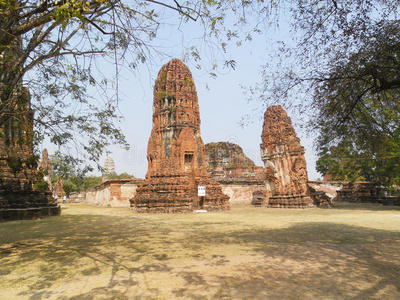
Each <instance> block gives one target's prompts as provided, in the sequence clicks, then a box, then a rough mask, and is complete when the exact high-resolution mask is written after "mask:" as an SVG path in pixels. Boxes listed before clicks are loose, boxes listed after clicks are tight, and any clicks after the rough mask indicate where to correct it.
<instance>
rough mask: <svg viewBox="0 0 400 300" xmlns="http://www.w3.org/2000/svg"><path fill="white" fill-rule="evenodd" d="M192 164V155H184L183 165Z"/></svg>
mask: <svg viewBox="0 0 400 300" xmlns="http://www.w3.org/2000/svg"><path fill="white" fill-rule="evenodd" d="M192 162H193V153H185V164H191V163H192Z"/></svg>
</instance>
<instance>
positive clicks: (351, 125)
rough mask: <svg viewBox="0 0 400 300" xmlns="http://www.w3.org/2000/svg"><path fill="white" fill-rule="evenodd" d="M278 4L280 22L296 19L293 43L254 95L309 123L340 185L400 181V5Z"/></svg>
mask: <svg viewBox="0 0 400 300" xmlns="http://www.w3.org/2000/svg"><path fill="white" fill-rule="evenodd" d="M280 3H281V4H283V3H286V4H287V5H286V6H285V7H283V11H284V12H282V14H287V15H290V18H291V33H292V37H293V40H292V41H290V42H287V41H286V42H284V41H282V42H281V43H280V44H279V49H278V57H279V58H280V59H279V61H278V63H275V62H273V61H272V60H271V62H270V63H268V64H267V65H265V66H264V69H263V75H264V81H263V82H262V84H260V85H258V86H257V87H256V88H255V89H254V90H252V92H253V93H258V95H259V97H260V100H261V101H263V103H266V105H271V104H274V103H276V102H281V103H282V102H284V105H285V106H286V107H287V108H294V109H293V111H297V112H300V113H304V114H305V115H307V117H308V118H309V119H308V120H309V122H308V123H307V125H306V126H307V128H308V131H309V133H310V134H311V135H313V136H314V137H317V138H316V146H317V148H318V149H319V151H320V155H321V159H320V161H319V166H318V167H319V171H323V173H324V174H326V171H328V170H326V167H327V164H328V162H329V164H330V169H329V172H330V174H331V175H334V176H333V177H335V176H336V178H338V179H345V178H357V177H360V178H365V179H367V178H368V179H372V178H375V179H377V178H378V179H379V180H383V178H384V177H385V178H396V177H397V174H398V171H399V170H398V167H397V166H398V165H399V162H400V161H399V160H400V156H399V154H398V152H397V150H398V146H399V142H398V140H399V133H400V132H399V130H400V123H399V116H400V106H399V105H400V99H399V92H400V21H399V20H398V16H399V12H400V1H397V0H394V1H380V0H355V1H344V0H337V1H333V0H331V1H317V0H296V1H280ZM276 54H277V52H272V54H271V55H276ZM328 156H329V157H330V158H329V160H327V157H328ZM380 158H382V159H380ZM386 158H390V160H387V159H386ZM385 160H386V162H385ZM367 162H368V163H367ZM354 164H356V165H357V166H355V165H354ZM388 164H390V167H389V165H388ZM334 170H336V171H334ZM329 172H328V173H329ZM341 172H344V173H346V172H350V173H351V174H350V173H349V174H347V173H346V174H347V175H346V174H344V173H343V174H341ZM383 181H385V180H383Z"/></svg>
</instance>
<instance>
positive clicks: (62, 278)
mask: <svg viewBox="0 0 400 300" xmlns="http://www.w3.org/2000/svg"><path fill="white" fill-rule="evenodd" d="M53 225H57V227H56V228H52V227H51V226H53ZM221 225H223V226H224V230H221V228H218V226H216V225H215V223H213V222H209V223H206V222H202V223H201V224H200V223H198V224H197V223H196V224H195V226H193V227H188V226H187V224H186V223H178V222H174V221H171V222H167V221H165V220H151V221H149V220H144V219H140V218H135V217H129V216H128V217H126V216H124V217H118V216H97V215H76V216H75V215H64V216H61V217H59V219H57V222H54V223H53V221H51V220H48V221H47V220H46V221H44V222H32V223H31V224H30V226H27V227H25V223H24V224H23V226H22V229H21V230H20V231H15V232H13V236H12V237H8V238H7V241H8V242H7V244H5V245H1V246H0V263H1V270H2V271H0V276H1V277H2V278H7V280H8V281H9V283H10V284H11V285H13V284H15V285H16V286H17V285H18V284H20V282H21V281H23V282H25V283H26V286H27V290H25V291H24V292H22V293H20V294H19V296H21V297H25V298H26V299H32V300H33V299H43V298H57V299H97V298H103V299H152V298H157V297H158V296H159V295H161V294H163V293H164V291H163V290H162V287H159V286H158V284H157V282H154V280H158V279H154V276H156V278H159V277H157V276H161V277H163V278H164V277H165V278H169V280H170V282H171V284H172V283H173V282H174V280H175V281H176V282H177V283H179V287H176V288H174V289H172V291H171V292H170V293H171V294H168V296H171V297H168V296H166V297H165V298H166V299H168V298H169V299H171V298H176V297H180V298H184V299H277V298H282V299H366V298H381V299H394V298H399V297H400V283H399V281H398V278H400V263H399V262H400V252H399V246H400V232H399V231H386V230H375V229H369V228H364V227H356V226H350V225H344V224H337V223H327V222H306V223H295V224H294V225H292V226H291V227H289V228H281V229H266V228H262V227H260V226H258V227H255V228H249V227H245V229H237V230H234V229H231V230H228V229H229V224H226V223H225V224H221ZM49 226H50V227H49ZM27 228H29V230H30V232H29V233H25V232H23V231H24V230H25V229H26V230H28V229H27ZM235 228H238V227H235ZM225 229H227V230H225ZM230 247H232V248H235V247H237V248H238V249H239V250H238V252H237V253H234V254H233V255H232V257H231V256H229V255H228V254H227V253H225V252H224V249H225V248H230ZM207 251H208V252H207ZM219 252H220V253H219ZM179 255H180V256H179ZM241 256H245V257H247V258H246V260H240V259H241ZM174 257H175V258H176V257H178V258H179V260H174V259H173V258H174ZM177 261H179V263H177ZM180 262H184V263H185V267H182V266H180ZM31 264H32V265H33V266H34V267H35V268H36V269H39V270H40V274H39V275H38V273H29V271H28V272H27V273H26V274H24V273H21V274H19V275H20V276H19V277H18V278H14V279H13V278H11V279H10V278H9V277H7V276H9V275H10V274H12V272H13V270H14V269H15V268H17V269H18V270H26V269H27V268H28V269H29V266H30V265H31ZM186 266H187V267H186ZM228 270H229V271H228ZM150 274H153V276H150ZM172 275H173V276H172ZM101 276H103V279H104V282H102V283H100V284H94V283H95V281H96V279H97V278H98V277H99V278H100V277H101ZM77 281H85V282H86V281H87V282H88V283H87V284H88V285H89V287H85V288H84V289H82V292H80V293H78V294H79V296H75V295H76V294H77V293H75V294H73V295H71V296H68V295H67V294H65V295H64V294H62V292H63V290H62V289H61V290H60V289H58V285H59V284H60V282H61V283H62V284H64V286H67V287H68V288H70V289H73V288H74V283H76V282H77ZM182 282H183V284H182ZM65 283H66V284H65ZM132 287H138V289H140V291H139V292H137V293H136V294H132ZM64 291H65V290H64Z"/></svg>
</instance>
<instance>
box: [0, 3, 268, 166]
mask: <svg viewBox="0 0 400 300" xmlns="http://www.w3.org/2000/svg"><path fill="white" fill-rule="evenodd" d="M268 11H270V5H269V4H263V3H262V2H258V1H254V2H252V1H228V0H220V1H208V0H207V1H205V0H194V1H170V2H169V1H155V0H146V1H122V0H113V1H105V0H92V1H83V0H70V1H66V0H53V1H47V0H42V1H28V0H0V57H1V64H0V81H1V82H0V87H1V91H0V95H1V102H0V125H3V124H5V123H6V122H8V121H10V119H15V118H18V115H19V114H21V113H22V114H23V112H21V110H20V109H18V107H17V106H16V104H15V101H14V99H15V97H16V95H18V93H20V91H21V89H22V84H24V85H26V86H29V91H30V94H31V96H32V101H31V102H32V107H33V109H34V110H35V126H36V132H37V135H38V136H37V138H38V139H39V141H40V140H43V139H44V138H45V137H49V138H50V139H51V142H52V143H54V144H56V145H57V146H59V147H62V146H67V145H71V142H72V145H73V147H77V148H79V149H80V151H78V152H79V153H81V154H82V153H84V154H85V155H84V156H83V159H90V160H94V161H96V160H98V159H99V157H100V156H101V154H102V153H103V152H104V150H105V149H106V147H107V146H108V145H110V144H120V145H123V146H127V143H126V141H125V139H124V135H123V134H122V133H121V131H120V129H119V127H118V121H119V120H121V115H120V114H119V112H118V103H119V101H120V96H119V94H118V76H119V71H120V70H121V68H127V69H130V70H132V71H135V69H136V68H137V66H138V65H140V64H143V63H149V62H151V61H152V60H153V59H154V55H157V56H162V55H163V54H167V53H163V48H162V47H161V46H160V45H159V44H157V43H155V41H156V40H157V37H158V34H159V32H160V31H162V29H163V28H164V27H165V26H172V27H174V28H175V29H176V30H179V27H180V26H183V25H184V24H187V23H194V22H195V23H196V24H198V26H199V28H202V34H201V36H198V37H195V39H193V37H191V40H192V41H196V40H197V41H200V42H198V44H193V43H192V44H190V43H185V44H184V45H183V46H182V47H183V50H184V51H185V53H186V54H185V55H184V58H187V59H190V58H191V59H192V60H194V61H195V62H197V63H198V67H201V55H200V53H199V49H198V48H197V46H198V45H199V44H200V45H206V46H205V47H209V48H210V49H211V53H214V54H218V55H216V56H215V57H214V56H212V57H211V66H210V74H211V75H215V73H214V71H212V69H213V68H214V69H215V68H216V67H217V65H218V60H219V59H221V58H222V65H223V66H224V67H228V68H232V67H234V66H235V62H234V61H233V60H231V59H224V52H225V51H226V48H227V46H228V45H229V43H236V42H237V43H240V42H241V40H244V39H250V38H251V36H250V35H249V33H248V32H246V33H244V31H239V30H238V28H239V26H240V25H243V26H245V25H246V21H247V20H248V18H249V16H250V15H254V16H255V18H259V19H262V18H263V16H262V15H260V12H261V13H262V12H264V13H268ZM254 12H258V13H256V14H253V13H254ZM228 14H229V15H230V16H232V18H231V19H230V20H231V22H228V21H227V15H228ZM171 18H172V19H173V22H171ZM258 23H260V22H258ZM250 27H251V28H250V30H249V32H250V33H251V32H255V31H257V26H256V25H255V26H250ZM209 53H210V52H209ZM220 54H221V56H220ZM101 62H103V63H107V62H109V63H111V64H112V65H113V66H114V70H115V72H114V74H113V75H111V76H110V72H108V71H104V72H103V70H102V67H101V66H100V65H101ZM88 87H93V88H95V89H96V90H97V94H96V96H95V97H94V96H93V93H91V92H89V90H88ZM67 152H68V153H70V154H71V153H75V152H76V151H75V150H74V151H72V150H71V149H68V150H67ZM72 156H74V155H72Z"/></svg>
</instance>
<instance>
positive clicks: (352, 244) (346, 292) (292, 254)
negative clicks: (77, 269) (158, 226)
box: [175, 222, 400, 299]
mask: <svg viewBox="0 0 400 300" xmlns="http://www.w3.org/2000/svg"><path fill="white" fill-rule="evenodd" d="M201 240H202V237H197V238H196V237H195V236H192V237H191V239H190V242H189V243H191V244H192V245H189V247H193V246H194V245H196V244H198V243H200V241H201ZM207 241H208V242H209V243H212V244H218V243H222V244H225V245H226V246H228V245H231V244H240V245H246V247H248V251H249V252H256V253H258V254H260V256H261V258H258V259H256V260H255V261H251V262H248V263H245V264H243V263H240V264H238V265H235V266H234V267H233V271H232V275H228V276H227V275H224V276H214V278H213V279H212V280H210V281H208V286H207V284H203V286H202V289H203V290H204V289H207V288H208V289H210V288H211V287H214V286H219V287H220V288H219V289H218V290H217V292H215V293H214V294H213V296H212V297H211V299H277V298H283V299H350V298H351V299H375V298H376V299H377V298H379V299H395V298H399V297H400V281H399V280H398V278H400V252H399V251H398V250H399V246H400V232H399V231H385V230H374V229H368V228H363V227H356V226H349V225H343V224H336V223H316V222H310V223H298V224H295V225H293V226H291V227H290V228H285V229H254V230H242V231H235V232H232V233H230V234H227V235H225V234H212V235H210V234H209V235H208V236H207ZM228 265H229V263H227V264H226V266H228ZM189 275H190V276H189ZM214 275H215V274H214ZM181 276H182V277H184V278H185V277H186V278H196V281H195V282H193V281H190V280H186V282H187V286H188V287H187V288H186V287H182V288H180V289H179V290H177V291H176V292H175V293H176V296H177V297H182V296H184V295H186V296H187V297H188V298H195V297H199V294H200V295H201V291H197V293H196V292H194V291H196V282H197V283H198V282H204V281H206V277H207V274H193V271H190V272H188V273H186V274H185V272H183V273H182V274H181ZM188 276H189V277H188ZM210 282H211V283H210ZM203 296H204V295H203ZM199 299H201V297H200V298H199Z"/></svg>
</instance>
